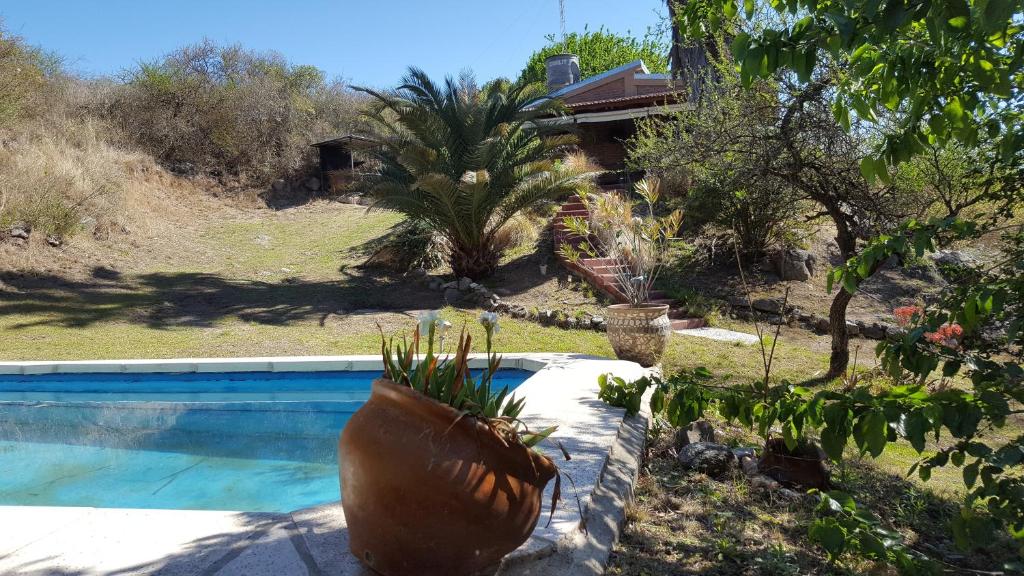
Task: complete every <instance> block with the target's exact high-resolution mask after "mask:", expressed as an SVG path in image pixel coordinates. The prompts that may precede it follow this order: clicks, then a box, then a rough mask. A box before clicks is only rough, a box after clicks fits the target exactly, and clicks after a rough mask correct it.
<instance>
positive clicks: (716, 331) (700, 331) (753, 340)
mask: <svg viewBox="0 0 1024 576" xmlns="http://www.w3.org/2000/svg"><path fill="white" fill-rule="evenodd" d="M675 333H676V334H680V335H682V336H696V337H698V338H709V339H711V340H719V341H721V342H737V343H739V344H747V345H751V344H757V336H755V335H753V334H747V333H745V332H736V331H734V330H726V329H725V328H708V327H704V328H692V329H690V330H676V331H675Z"/></svg>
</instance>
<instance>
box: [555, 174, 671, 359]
mask: <svg viewBox="0 0 1024 576" xmlns="http://www.w3.org/2000/svg"><path fill="white" fill-rule="evenodd" d="M636 193H637V195H638V196H639V197H640V200H639V201H637V202H631V201H629V200H628V199H626V198H623V197H622V196H620V195H618V194H603V195H591V194H587V193H585V192H583V193H580V194H579V198H580V201H581V202H582V203H583V205H584V206H585V207H586V209H587V211H588V212H589V214H590V215H589V217H582V216H569V217H566V218H565V220H564V222H565V226H566V228H567V229H568V230H569V232H571V233H572V234H574V235H575V236H577V237H578V238H581V239H582V240H580V241H579V242H578V243H577V245H575V246H574V245H572V244H563V245H562V246H561V247H560V252H561V254H562V256H563V257H564V258H565V259H566V260H568V261H569V262H572V263H575V264H577V266H579V267H581V268H582V269H584V270H588V271H590V272H591V273H592V275H594V276H596V277H595V278H592V280H594V281H596V282H597V283H599V284H604V286H603V288H605V289H606V291H610V292H612V293H614V294H616V295H618V296H620V297H621V298H620V299H621V300H625V302H624V303H620V304H612V305H611V306H609V307H608V308H607V311H606V315H607V317H608V340H609V341H610V342H611V344H612V348H613V349H614V350H615V355H616V356H617V357H619V358H621V359H623V360H632V361H634V362H637V363H639V364H640V365H641V366H653V365H654V364H657V363H658V361H659V360H660V359H661V356H662V354H664V352H665V346H666V345H667V344H668V340H669V337H670V336H671V335H672V326H671V323H670V321H669V318H668V309H669V307H668V305H667V304H654V303H651V302H650V293H651V290H652V288H653V287H654V282H655V280H657V278H658V272H659V271H660V269H661V266H662V264H664V262H665V258H666V253H667V251H668V245H669V240H670V239H671V238H672V237H673V236H674V235H675V233H676V231H677V230H679V225H680V223H681V221H682V212H680V211H679V210H676V211H673V212H672V213H670V214H668V215H667V216H661V217H659V216H656V215H655V214H654V204H655V203H656V202H657V201H658V196H659V194H660V192H659V182H658V180H657V179H656V178H645V179H643V180H641V181H640V182H638V183H637V185H636Z"/></svg>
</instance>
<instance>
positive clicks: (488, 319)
mask: <svg viewBox="0 0 1024 576" xmlns="http://www.w3.org/2000/svg"><path fill="white" fill-rule="evenodd" d="M480 324H481V325H482V326H483V327H484V328H486V329H489V330H493V331H494V332H497V331H498V315H497V314H496V313H494V312H481V313H480Z"/></svg>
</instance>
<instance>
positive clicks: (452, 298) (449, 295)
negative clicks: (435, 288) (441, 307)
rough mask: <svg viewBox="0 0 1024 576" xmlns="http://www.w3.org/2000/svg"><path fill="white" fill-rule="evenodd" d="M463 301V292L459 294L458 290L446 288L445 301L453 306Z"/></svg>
mask: <svg viewBox="0 0 1024 576" xmlns="http://www.w3.org/2000/svg"><path fill="white" fill-rule="evenodd" d="M459 300H462V292H459V290H458V289H457V288H445V290H444V301H445V302H447V303H449V304H453V303H455V302H458V301H459Z"/></svg>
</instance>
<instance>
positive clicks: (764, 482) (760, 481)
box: [749, 474, 782, 491]
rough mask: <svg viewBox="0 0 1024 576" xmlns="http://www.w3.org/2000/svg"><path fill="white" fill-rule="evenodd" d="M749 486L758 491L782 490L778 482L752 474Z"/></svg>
mask: <svg viewBox="0 0 1024 576" xmlns="http://www.w3.org/2000/svg"><path fill="white" fill-rule="evenodd" d="M749 481H750V486H751V487H753V488H755V489H758V490H767V491H772V490H778V489H779V488H782V484H779V481H778V480H776V479H774V478H772V477H770V476H765V475H764V474H754V475H753V476H750V477H749Z"/></svg>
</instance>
